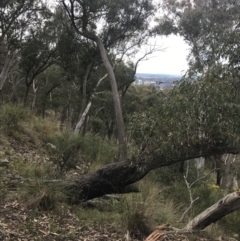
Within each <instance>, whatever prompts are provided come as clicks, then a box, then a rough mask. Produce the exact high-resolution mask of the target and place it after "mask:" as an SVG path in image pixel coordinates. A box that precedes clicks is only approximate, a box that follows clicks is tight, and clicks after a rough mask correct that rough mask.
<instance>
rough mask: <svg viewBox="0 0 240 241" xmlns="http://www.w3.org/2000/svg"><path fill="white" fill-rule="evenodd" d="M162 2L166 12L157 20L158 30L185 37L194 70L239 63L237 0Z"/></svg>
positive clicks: (239, 4) (230, 65) (228, 66)
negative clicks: (158, 22)
mask: <svg viewBox="0 0 240 241" xmlns="http://www.w3.org/2000/svg"><path fill="white" fill-rule="evenodd" d="M164 3H165V7H166V9H167V16H166V18H165V21H162V22H160V25H159V30H160V29H161V30H162V29H164V28H165V31H166V32H167V31H168V33H171V32H173V33H179V34H180V35H181V36H183V37H184V39H185V41H186V42H187V43H188V44H189V45H190V50H191V52H190V55H189V63H190V66H191V69H192V70H193V71H195V72H198V73H203V72H206V71H207V70H208V69H209V68H213V67H216V66H219V65H220V66H226V67H227V68H228V69H229V68H230V67H231V71H232V70H234V69H235V67H237V66H238V65H239V58H238V57H237V56H238V55H239V51H240V50H239V45H238V42H239V39H240V35H239V30H240V22H239V14H240V3H239V1H235V0H230V1H229V0H223V1H221V0H203V1H197V0H194V1H177V2H176V1H171V0H165V1H164ZM166 26H168V30H166ZM225 64H226V65H225ZM236 72H237V71H234V73H232V74H235V75H236ZM228 74H230V72H228Z"/></svg>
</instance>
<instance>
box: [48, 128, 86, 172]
mask: <svg viewBox="0 0 240 241" xmlns="http://www.w3.org/2000/svg"><path fill="white" fill-rule="evenodd" d="M52 144H53V147H49V152H50V161H52V162H53V163H54V164H56V166H57V173H56V175H57V176H61V175H63V174H65V173H67V172H68V171H69V170H71V169H74V168H76V164H77V162H78V158H79V152H80V148H81V145H82V137H81V136H80V135H73V134H72V133H71V132H67V131H66V132H63V133H62V135H59V136H56V137H55V138H54V139H53V140H52Z"/></svg>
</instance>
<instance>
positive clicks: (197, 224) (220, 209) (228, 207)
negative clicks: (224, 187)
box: [184, 192, 240, 231]
mask: <svg viewBox="0 0 240 241" xmlns="http://www.w3.org/2000/svg"><path fill="white" fill-rule="evenodd" d="M238 209H240V192H233V193H230V194H228V195H227V196H225V197H224V198H222V199H221V200H219V201H218V202H217V203H215V204H214V205H212V206H211V207H209V208H208V209H206V210H205V211H203V212H202V213H200V214H199V215H198V216H197V217H195V218H194V219H192V220H191V221H190V222H189V223H188V224H187V225H186V226H185V228H184V229H186V230H189V231H191V230H196V229H198V230H202V229H204V228H206V227H207V226H208V225H210V224H211V223H214V222H216V221H218V220H219V219H221V218H223V217H224V216H226V215H227V214H229V213H232V212H234V211H236V210H238Z"/></svg>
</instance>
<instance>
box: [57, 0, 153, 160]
mask: <svg viewBox="0 0 240 241" xmlns="http://www.w3.org/2000/svg"><path fill="white" fill-rule="evenodd" d="M60 2H61V3H62V5H63V7H64V9H65V10H66V12H67V14H68V16H69V18H70V20H71V23H72V26H73V27H74V29H75V31H76V32H77V34H78V35H79V36H82V37H84V38H86V39H89V40H91V41H93V42H94V43H95V44H96V45H97V46H98V49H99V52H100V55H101V58H102V61H103V64H104V66H105V68H106V71H107V73H108V76H109V80H110V83H111V88H112V95H113V102H114V110H115V116H116V122H117V127H118V139H119V144H120V157H119V160H125V159H126V157H127V143H126V135H125V125H124V120H123V115H122V108H121V103H120V98H119V93H118V87H117V83H116V78H115V74H114V71H113V66H112V64H111V60H110V59H109V56H108V53H109V52H110V51H111V49H113V48H116V46H118V45H119V43H122V42H127V41H129V40H130V39H136V41H137V42H138V43H139V44H140V43H141V40H142V39H144V37H143V36H145V35H146V32H148V28H149V22H150V18H151V17H152V16H153V14H154V11H155V7H154V5H153V3H152V1H146V0H141V1H139V0H134V1H127V0H121V1H108V0H103V1H87V0H70V1H67V0H60Z"/></svg>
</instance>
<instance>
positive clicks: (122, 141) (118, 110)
mask: <svg viewBox="0 0 240 241" xmlns="http://www.w3.org/2000/svg"><path fill="white" fill-rule="evenodd" d="M95 41H96V43H97V45H98V48H99V51H100V54H101V57H102V61H103V64H104V67H105V68H106V71H107V73H108V76H109V80H110V84H111V88H112V96H113V104H114V112H115V117H116V123H117V131H118V140H119V145H120V155H119V161H124V160H126V158H127V140H126V134H125V124H124V120H123V114H122V106H121V101H120V96H119V93H118V86H117V81H116V78H115V74H114V71H113V67H112V65H111V64H110V61H109V59H108V56H107V52H106V49H105V47H104V45H103V43H102V42H101V40H100V38H98V37H97V36H95Z"/></svg>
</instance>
